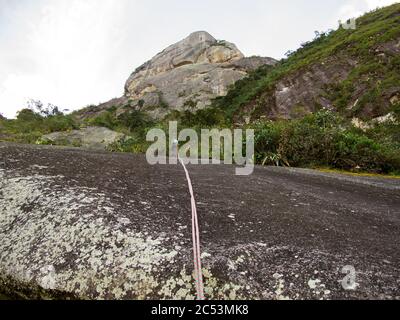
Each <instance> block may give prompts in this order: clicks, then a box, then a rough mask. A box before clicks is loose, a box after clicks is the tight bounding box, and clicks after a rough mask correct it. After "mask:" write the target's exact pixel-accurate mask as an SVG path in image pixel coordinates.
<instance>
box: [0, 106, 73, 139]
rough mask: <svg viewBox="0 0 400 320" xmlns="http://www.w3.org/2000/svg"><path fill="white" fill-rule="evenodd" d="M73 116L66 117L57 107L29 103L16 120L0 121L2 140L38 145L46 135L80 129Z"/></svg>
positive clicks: (0, 136) (0, 137)
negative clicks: (38, 141) (40, 139)
mask: <svg viewBox="0 0 400 320" xmlns="http://www.w3.org/2000/svg"><path fill="white" fill-rule="evenodd" d="M78 128H79V126H78V124H77V122H76V121H75V120H74V118H73V117H72V116H69V115H64V114H63V113H62V112H61V111H59V110H58V108H57V107H56V106H53V105H48V106H47V107H46V108H44V107H43V104H42V103H41V102H40V101H31V102H29V108H26V109H22V110H21V111H20V112H19V113H18V115H17V118H16V119H14V120H7V119H0V139H1V140H3V141H12V142H18V143H36V141H37V140H38V139H39V138H40V137H42V136H43V135H44V134H48V133H52V132H56V131H68V130H73V129H78Z"/></svg>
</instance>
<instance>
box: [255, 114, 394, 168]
mask: <svg viewBox="0 0 400 320" xmlns="http://www.w3.org/2000/svg"><path fill="white" fill-rule="evenodd" d="M250 127H253V128H254V129H255V130H256V137H255V152H256V162H257V163H258V164H272V165H285V166H294V167H329V168H336V169H343V170H350V171H360V172H373V173H391V174H399V173H400V148H399V140H398V135H399V133H400V124H399V123H398V122H392V123H390V124H388V125H377V126H373V127H371V129H369V130H367V131H362V130H360V129H358V128H355V127H354V126H353V125H352V124H351V123H349V122H348V121H347V120H346V119H345V118H343V117H341V116H340V115H338V114H337V113H333V112H330V111H319V112H317V113H315V114H311V115H308V116H306V117H304V118H302V119H298V120H292V121H278V122H270V121H269V122H258V123H257V124H255V125H252V126H250Z"/></svg>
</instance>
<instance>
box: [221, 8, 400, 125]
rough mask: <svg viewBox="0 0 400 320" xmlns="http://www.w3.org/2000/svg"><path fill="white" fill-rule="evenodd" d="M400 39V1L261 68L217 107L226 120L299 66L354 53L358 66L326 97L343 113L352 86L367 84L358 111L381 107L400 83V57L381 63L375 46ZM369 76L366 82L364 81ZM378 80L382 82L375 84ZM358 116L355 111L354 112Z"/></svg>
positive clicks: (321, 35)
mask: <svg viewBox="0 0 400 320" xmlns="http://www.w3.org/2000/svg"><path fill="white" fill-rule="evenodd" d="M399 37H400V4H395V5H392V6H389V7H386V8H383V9H379V10H376V11H373V12H370V13H368V14H366V15H364V16H363V17H361V18H358V19H357V29H356V30H345V29H343V28H340V29H338V30H336V31H331V32H327V33H321V34H319V35H318V36H317V37H316V39H314V41H312V42H309V43H306V44H303V46H302V48H300V49H299V50H297V51H296V52H294V53H292V54H291V55H290V56H289V57H288V58H287V59H285V60H283V61H281V62H280V63H279V64H278V66H276V67H275V68H274V69H273V70H272V71H271V70H268V71H265V70H262V69H261V70H258V71H257V72H256V73H254V74H253V75H252V76H251V77H249V78H246V79H244V80H242V81H239V82H237V83H236V85H235V86H234V87H233V88H232V89H231V90H230V91H229V93H228V95H227V96H226V97H223V98H219V99H217V100H215V101H214V103H213V107H216V108H219V109H222V110H223V111H224V112H225V113H226V115H227V117H228V118H230V119H232V118H233V116H234V115H235V114H236V113H238V112H240V110H241V109H242V108H243V107H245V106H246V105H248V104H249V103H251V102H252V101H255V100H256V99H257V97H258V96H260V95H261V94H262V93H265V92H268V91H270V90H272V89H273V88H274V86H275V85H276V84H277V82H278V81H279V80H281V79H282V78H284V77H287V76H289V75H290V74H293V73H295V72H297V71H299V70H302V69H303V70H306V69H307V68H309V67H310V66H311V65H312V64H315V63H317V62H321V61H324V60H325V59H327V58H329V57H332V56H335V55H341V56H343V55H347V56H348V57H354V58H355V59H356V60H358V61H359V64H358V66H357V67H356V68H354V70H353V71H352V72H351V74H350V75H349V78H348V79H346V80H345V81H343V83H341V84H340V85H339V86H336V87H331V88H327V95H328V97H329V98H330V99H331V100H332V101H333V103H334V105H335V106H336V108H337V110H339V111H341V110H344V108H345V107H346V106H347V105H348V103H349V102H350V100H351V98H352V92H353V90H354V86H355V85H357V84H359V83H361V82H363V84H364V85H366V87H367V89H366V90H364V92H363V94H362V96H360V97H359V101H360V102H359V104H358V110H356V113H359V114H362V108H363V107H364V106H365V105H366V104H367V103H372V104H375V105H376V106H378V105H379V104H382V101H380V99H381V98H382V97H383V94H382V92H383V91H384V90H386V89H388V88H392V87H396V86H400V57H399V56H398V55H397V56H393V57H389V59H387V60H386V61H381V60H380V59H379V58H378V57H377V55H376V53H375V52H374V48H375V47H377V46H378V45H380V44H384V43H387V42H390V41H391V40H393V39H397V38H399ZM365 79H367V80H365ZM377 84H378V85H377ZM354 115H357V114H353V115H351V116H354Z"/></svg>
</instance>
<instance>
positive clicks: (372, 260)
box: [0, 144, 400, 299]
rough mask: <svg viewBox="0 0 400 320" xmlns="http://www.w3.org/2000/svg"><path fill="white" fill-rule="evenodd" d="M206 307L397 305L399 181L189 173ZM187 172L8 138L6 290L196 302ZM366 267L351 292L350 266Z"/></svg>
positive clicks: (193, 169)
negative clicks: (209, 302)
mask: <svg viewBox="0 0 400 320" xmlns="http://www.w3.org/2000/svg"><path fill="white" fill-rule="evenodd" d="M189 171H190V173H191V176H192V179H193V184H194V189H195V193H196V198H197V202H198V213H199V219H200V231H201V246H202V253H203V264H204V275H205V287H206V290H205V291H206V297H207V298H208V299H240V298H249V299H348V298H354V299H373V298H378V299H400V292H399V283H398V279H399V276H400V270H399V265H400V256H399V250H398V248H399V245H400V216H399V210H398V209H399V206H400V193H399V189H400V181H399V180H396V179H393V180H387V179H379V178H365V179H364V178H353V177H347V176H342V175H336V174H323V173H318V172H315V171H311V170H306V171H304V170H294V169H291V170H286V169H278V168H256V170H255V173H254V174H253V175H252V176H250V177H238V176H235V175H234V173H235V170H234V167H233V166H190V167H189ZM191 239H192V238H191V211H190V198H189V194H188V190H187V183H186V180H185V175H184V172H183V170H182V168H181V167H180V166H149V165H148V164H147V163H146V161H145V159H144V157H143V156H140V155H127V154H109V153H103V152H88V151H84V150H81V149H68V148H54V147H47V146H40V147H39V146H22V145H14V144H0V292H7V295H8V296H12V295H15V294H18V295H20V296H23V297H27V298H35V297H45V298H49V297H50V298H71V297H73V298H88V299H155V298H161V299H194V297H195V292H194V281H193V278H192V271H193V259H192V242H191ZM347 265H351V266H354V267H355V269H356V271H357V274H356V275H357V277H356V282H355V284H354V286H355V290H350V291H346V290H344V289H343V288H342V285H341V282H340V281H341V280H342V279H343V278H344V277H345V276H346V275H345V274H342V273H341V271H342V269H343V267H344V266H347Z"/></svg>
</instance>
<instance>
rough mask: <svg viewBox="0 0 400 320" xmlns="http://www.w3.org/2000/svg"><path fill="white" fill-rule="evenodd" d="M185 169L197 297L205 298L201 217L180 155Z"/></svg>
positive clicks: (199, 298) (190, 181)
mask: <svg viewBox="0 0 400 320" xmlns="http://www.w3.org/2000/svg"><path fill="white" fill-rule="evenodd" d="M178 159H179V162H180V163H181V165H182V167H183V169H184V170H185V174H186V180H187V182H188V186H189V192H190V198H191V205H192V236H193V258H194V273H195V280H196V292H197V299H198V300H204V299H205V297H204V283H203V271H202V266H201V250H200V234H199V219H198V217H197V208H196V200H195V197H194V192H193V186H192V180H191V179H190V175H189V171H188V170H187V168H186V166H185V164H184V163H183V161H182V159H181V158H180V157H178Z"/></svg>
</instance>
